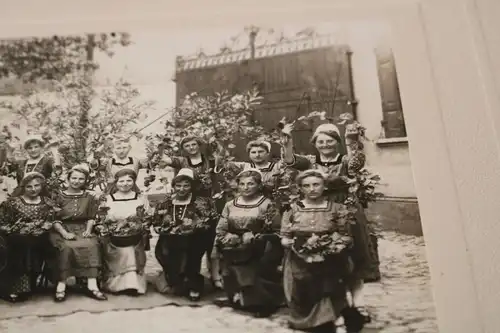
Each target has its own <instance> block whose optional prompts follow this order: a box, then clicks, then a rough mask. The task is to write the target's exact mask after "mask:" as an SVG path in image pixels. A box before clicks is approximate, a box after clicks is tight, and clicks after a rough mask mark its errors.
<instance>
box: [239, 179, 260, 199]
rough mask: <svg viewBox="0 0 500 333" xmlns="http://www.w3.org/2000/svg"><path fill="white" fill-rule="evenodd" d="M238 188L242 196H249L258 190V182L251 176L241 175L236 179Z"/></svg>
mask: <svg viewBox="0 0 500 333" xmlns="http://www.w3.org/2000/svg"><path fill="white" fill-rule="evenodd" d="M238 190H239V192H240V194H241V195H242V196H244V197H251V196H253V195H255V194H257V193H258V192H259V184H257V182H256V181H255V179H254V178H253V177H243V178H241V179H240V180H239V181H238Z"/></svg>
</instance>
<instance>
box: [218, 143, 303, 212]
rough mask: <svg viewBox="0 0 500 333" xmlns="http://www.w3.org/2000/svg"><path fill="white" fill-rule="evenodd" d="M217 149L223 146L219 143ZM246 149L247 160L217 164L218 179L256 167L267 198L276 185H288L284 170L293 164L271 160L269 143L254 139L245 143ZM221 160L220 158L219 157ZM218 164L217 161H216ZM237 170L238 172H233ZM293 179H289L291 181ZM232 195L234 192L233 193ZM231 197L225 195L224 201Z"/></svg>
mask: <svg viewBox="0 0 500 333" xmlns="http://www.w3.org/2000/svg"><path fill="white" fill-rule="evenodd" d="M219 146H220V148H219V151H222V150H223V148H222V146H221V145H219ZM246 151H247V153H248V158H249V160H250V161H249V162H234V161H231V162H226V163H224V164H222V165H217V166H216V167H215V169H214V171H215V174H216V175H220V176H219V178H220V177H221V176H222V178H223V179H220V181H231V179H234V177H235V176H236V175H237V174H238V173H239V172H241V171H244V170H248V169H257V170H259V171H260V172H261V174H262V183H263V193H264V195H266V196H267V197H269V198H271V199H272V198H273V194H274V191H275V190H276V186H277V185H278V186H282V185H289V184H288V183H286V181H285V179H284V178H286V175H285V170H286V169H287V167H288V166H291V165H293V161H292V163H291V164H290V163H287V162H286V161H284V160H281V159H280V160H278V161H273V160H272V159H271V143H270V142H268V141H264V140H254V141H250V142H249V143H248V144H247V147H246ZM219 160H222V159H219ZM218 164H219V163H218ZM235 171H238V172H235ZM292 180H293V179H290V181H292ZM233 195H234V194H233ZM231 199H232V198H231V197H226V198H225V201H224V204H225V202H227V201H228V200H231Z"/></svg>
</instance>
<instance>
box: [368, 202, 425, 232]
mask: <svg viewBox="0 0 500 333" xmlns="http://www.w3.org/2000/svg"><path fill="white" fill-rule="evenodd" d="M366 212H367V215H368V218H369V219H370V220H371V221H373V222H375V223H377V224H378V225H379V226H380V227H381V228H382V230H387V231H396V232H399V233H402V234H405V235H411V236H423V233H422V224H421V220H420V212H419V209H418V202H417V201H416V200H400V199H396V198H394V199H393V198H384V199H383V200H380V201H377V202H373V203H371V204H370V207H368V209H367V211H366Z"/></svg>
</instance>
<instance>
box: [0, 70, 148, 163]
mask: <svg viewBox="0 0 500 333" xmlns="http://www.w3.org/2000/svg"><path fill="white" fill-rule="evenodd" d="M54 86H55V93H54V95H49V96H48V95H47V94H45V93H41V92H32V93H30V94H26V95H24V96H22V97H21V99H20V101H18V102H2V103H0V107H2V108H5V109H7V110H9V111H10V112H11V113H12V114H13V115H14V120H13V121H12V122H11V123H10V124H9V127H10V128H11V129H13V130H12V131H13V132H18V135H17V136H16V135H12V136H11V138H10V140H9V143H10V146H11V149H12V150H13V151H14V153H15V154H16V155H17V156H20V155H22V149H21V148H22V145H21V144H22V137H21V136H23V135H24V134H29V133H30V132H31V133H37V134H39V135H41V136H42V137H43V138H44V140H45V141H46V142H47V143H48V144H49V146H57V147H58V152H59V154H60V156H61V160H62V164H63V167H64V168H65V169H68V168H71V167H72V166H73V165H75V164H77V163H82V162H86V161H88V160H90V159H92V158H94V157H97V158H102V157H107V156H109V155H110V154H111V146H110V144H109V143H110V140H111V139H112V137H113V136H116V135H125V136H130V137H137V138H141V134H140V133H139V132H138V131H137V128H138V125H140V124H141V122H143V121H144V120H145V119H146V118H147V112H146V111H148V110H149V109H150V108H151V107H152V106H153V102H151V101H141V100H140V92H139V90H138V89H136V88H134V87H132V86H131V85H130V84H129V83H127V82H126V81H123V80H120V81H118V82H117V83H116V84H115V85H114V86H113V87H111V88H108V89H103V90H102V91H101V92H99V93H98V92H97V91H96V90H95V89H94V88H93V87H92V86H91V84H90V83H89V82H88V80H86V79H85V78H83V77H81V76H74V77H66V78H65V79H64V80H63V81H61V82H54ZM47 97H50V98H47ZM82 107H85V108H88V110H89V115H88V118H87V122H86V123H85V125H82V123H81V114H82ZM21 128H23V129H26V130H27V131H26V133H23V132H22V131H20V130H21ZM82 140H84V141H83V142H82Z"/></svg>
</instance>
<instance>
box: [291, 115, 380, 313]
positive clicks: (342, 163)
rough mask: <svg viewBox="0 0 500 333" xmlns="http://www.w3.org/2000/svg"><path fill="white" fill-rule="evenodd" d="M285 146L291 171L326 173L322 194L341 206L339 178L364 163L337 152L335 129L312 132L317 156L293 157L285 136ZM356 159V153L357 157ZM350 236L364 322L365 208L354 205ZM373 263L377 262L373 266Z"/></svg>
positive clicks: (369, 263) (344, 186)
mask: <svg viewBox="0 0 500 333" xmlns="http://www.w3.org/2000/svg"><path fill="white" fill-rule="evenodd" d="M285 141H286V142H285V143H284V146H285V148H284V159H285V161H287V162H288V163H290V164H293V168H295V169H297V170H299V171H304V170H308V169H313V170H318V171H321V172H323V173H324V174H326V180H325V182H326V183H325V186H326V189H325V191H326V192H327V193H328V195H329V196H331V197H332V198H334V199H335V201H336V202H338V203H344V202H345V200H346V199H347V197H348V195H349V184H348V183H347V182H345V181H343V180H342V177H344V178H345V177H349V175H350V174H352V173H355V172H356V171H357V170H359V169H361V168H362V167H363V166H364V161H363V163H351V159H350V158H349V157H348V156H345V155H342V154H340V153H339V147H340V145H341V144H342V140H341V138H340V134H339V130H338V128H337V127H336V126H335V125H333V124H323V125H320V126H318V128H317V129H316V131H315V132H314V134H313V136H312V138H311V143H312V144H313V145H314V147H315V148H316V151H317V153H316V154H315V155H311V156H301V155H295V154H293V141H292V139H291V136H290V135H288V136H287V139H286V140H285ZM356 157H359V154H358V155H356ZM352 236H353V238H354V244H353V249H352V253H353V254H352V259H353V261H354V272H353V273H352V274H353V275H355V276H357V278H356V279H351V280H350V281H351V282H352V283H354V284H353V285H352V286H350V288H351V289H352V291H353V297H354V300H355V303H356V304H357V305H358V309H359V310H360V311H361V312H362V313H363V315H364V316H365V319H366V321H367V322H369V321H370V316H369V314H368V312H367V310H366V309H365V308H364V305H365V304H364V297H363V290H364V279H365V278H367V277H368V276H370V271H371V270H372V269H373V268H372V267H373V265H374V263H375V259H374V256H373V253H374V244H373V243H372V241H371V238H370V231H369V230H368V220H367V217H366V215H365V212H364V209H363V207H362V206H361V205H359V204H357V207H356V223H355V224H354V225H353V226H352ZM375 264H376V263H375Z"/></svg>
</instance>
